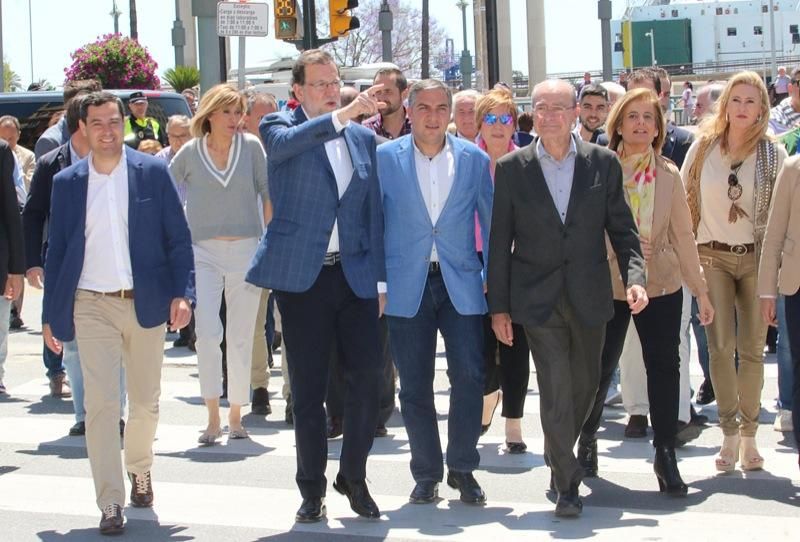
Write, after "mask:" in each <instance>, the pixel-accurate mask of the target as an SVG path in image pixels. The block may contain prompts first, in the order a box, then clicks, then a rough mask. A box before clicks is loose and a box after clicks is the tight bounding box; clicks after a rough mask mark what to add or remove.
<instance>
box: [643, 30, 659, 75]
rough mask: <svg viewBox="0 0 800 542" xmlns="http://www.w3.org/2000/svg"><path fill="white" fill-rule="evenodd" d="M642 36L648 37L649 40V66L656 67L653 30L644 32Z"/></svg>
mask: <svg viewBox="0 0 800 542" xmlns="http://www.w3.org/2000/svg"><path fill="white" fill-rule="evenodd" d="M644 35H645V36H648V37H649V38H650V65H651V66H655V65H656V45H655V43H656V42H655V38H654V37H653V36H654V34H653V29H652V28H651V29H650V32H645V33H644Z"/></svg>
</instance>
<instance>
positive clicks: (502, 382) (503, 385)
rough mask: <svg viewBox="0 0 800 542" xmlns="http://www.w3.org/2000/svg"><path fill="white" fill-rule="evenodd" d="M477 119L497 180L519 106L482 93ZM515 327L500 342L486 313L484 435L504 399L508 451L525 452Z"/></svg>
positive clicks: (521, 343) (522, 347)
mask: <svg viewBox="0 0 800 542" xmlns="http://www.w3.org/2000/svg"><path fill="white" fill-rule="evenodd" d="M475 120H476V123H477V125H478V137H477V138H476V139H475V143H476V144H477V145H478V146H479V147H480V148H481V149H482V150H483V151H485V152H486V153H487V154H488V155H489V158H490V159H491V162H490V166H489V167H490V168H491V174H492V180H494V168H495V164H496V163H497V160H499V159H500V158H502V157H503V156H505V155H506V154H508V153H509V152H512V151H514V150H516V149H517V146H516V145H514V142H513V141H512V140H511V138H512V136H513V135H514V131H515V130H516V129H517V107H516V105H515V104H514V99H513V97H512V96H511V94H510V93H509V92H508V90H507V89H504V88H498V89H495V90H492V91H490V92H489V93H488V94H486V95H485V96H481V97H480V98H479V99H478V102H477V103H476V105H475ZM475 224H476V232H475V242H476V247H477V250H478V253H479V254H481V258H483V257H485V256H484V254H483V247H482V246H481V236H480V230H479V229H478V226H477V218H476V222H475ZM513 326H514V337H515V340H514V346H506V345H504V344H502V343H500V342H498V341H497V338H496V337H495V334H494V332H493V331H492V319H491V316H490V315H488V314H487V315H486V316H485V317H484V340H485V343H484V358H485V360H486V384H485V386H484V396H483V420H482V422H481V423H482V427H481V429H482V432H481V434H483V433H486V431H488V430H489V425H490V424H491V423H492V418H493V417H494V412H495V410H496V409H497V406H498V405H499V404H500V403H501V402H502V404H503V408H502V411H501V414H502V416H503V417H504V418H505V419H506V427H505V432H506V451H507V452H508V453H510V454H522V453H525V451H526V450H527V445H526V444H525V442H524V441H523V440H522V411H523V407H524V406H525V395H526V394H527V393H528V377H529V376H530V365H529V359H528V343H527V341H526V340H525V331H524V330H523V329H522V326H518V325H517V324H513ZM501 390H502V391H501Z"/></svg>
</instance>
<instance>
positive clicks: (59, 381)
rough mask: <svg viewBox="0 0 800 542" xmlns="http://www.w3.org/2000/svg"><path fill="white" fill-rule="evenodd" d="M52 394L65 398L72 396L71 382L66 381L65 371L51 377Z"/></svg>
mask: <svg viewBox="0 0 800 542" xmlns="http://www.w3.org/2000/svg"><path fill="white" fill-rule="evenodd" d="M50 395H51V396H52V397H61V398H64V399H66V398H67V397H72V391H70V389H69V383H68V382H67V381H66V378H65V376H64V374H63V373H62V374H59V375H56V376H54V377H52V378H51V379H50Z"/></svg>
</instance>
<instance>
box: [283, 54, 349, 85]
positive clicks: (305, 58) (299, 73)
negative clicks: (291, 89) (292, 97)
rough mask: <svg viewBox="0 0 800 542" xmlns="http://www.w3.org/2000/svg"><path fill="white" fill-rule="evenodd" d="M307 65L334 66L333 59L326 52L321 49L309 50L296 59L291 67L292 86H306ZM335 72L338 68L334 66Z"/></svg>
mask: <svg viewBox="0 0 800 542" xmlns="http://www.w3.org/2000/svg"><path fill="white" fill-rule="evenodd" d="M309 64H333V65H334V66H336V62H334V60H333V57H332V56H331V55H330V53H328V52H327V51H323V50H322V49H309V50H308V51H303V53H302V54H301V55H300V56H299V57H297V60H295V62H294V66H292V84H293V85H305V84H306V66H307V65H309ZM336 71H337V72H338V71H339V67H338V66H336Z"/></svg>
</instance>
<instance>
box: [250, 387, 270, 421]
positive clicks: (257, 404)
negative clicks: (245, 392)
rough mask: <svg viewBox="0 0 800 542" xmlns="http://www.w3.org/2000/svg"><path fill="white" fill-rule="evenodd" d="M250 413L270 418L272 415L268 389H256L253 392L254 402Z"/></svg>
mask: <svg viewBox="0 0 800 542" xmlns="http://www.w3.org/2000/svg"><path fill="white" fill-rule="evenodd" d="M250 412H252V413H253V414H256V415H258V416H269V415H270V414H272V407H271V406H270V405H269V392H268V391H267V388H256V389H254V390H253V401H252V404H251V406H250Z"/></svg>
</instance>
